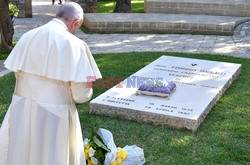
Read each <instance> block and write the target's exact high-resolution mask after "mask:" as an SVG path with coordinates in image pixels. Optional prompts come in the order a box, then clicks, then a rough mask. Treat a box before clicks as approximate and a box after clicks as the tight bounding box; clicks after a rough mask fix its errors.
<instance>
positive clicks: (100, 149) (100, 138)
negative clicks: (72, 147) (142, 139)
mask: <svg viewBox="0 0 250 165" xmlns="http://www.w3.org/2000/svg"><path fill="white" fill-rule="evenodd" d="M84 151H85V158H86V161H87V164H88V165H103V164H104V165H142V164H144V163H145V158H144V152H143V149H141V148H140V147H138V146H136V145H132V146H125V147H124V148H120V147H116V145H115V142H114V139H113V135H112V133H111V132H110V131H108V130H106V129H102V128H99V129H98V131H97V133H93V134H92V135H91V137H90V139H85V140H84Z"/></svg>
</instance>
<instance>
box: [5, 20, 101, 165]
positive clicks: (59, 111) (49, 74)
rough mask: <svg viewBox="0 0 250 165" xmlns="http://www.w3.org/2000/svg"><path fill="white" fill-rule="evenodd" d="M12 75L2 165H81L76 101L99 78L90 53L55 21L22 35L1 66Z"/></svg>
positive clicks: (87, 94) (89, 92)
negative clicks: (90, 80)
mask: <svg viewBox="0 0 250 165" xmlns="http://www.w3.org/2000/svg"><path fill="white" fill-rule="evenodd" d="M5 66H6V68H8V69H10V70H12V71H14V72H15V76H16V86H15V91H14V94H13V98H12V102H11V105H10V107H9V109H8V111H7V113H6V115H5V118H4V120H3V122H2V125H1V128H0V165H85V164H86V163H85V158H84V150H83V139H82V133H81V126H80V122H79V117H78V113H77V110H76V107H75V102H79V103H82V102H86V101H88V100H89V99H90V98H91V96H92V89H91V88H87V87H86V84H87V83H86V82H87V76H95V77H96V78H97V79H98V78H101V73H100V71H99V69H98V67H97V65H96V63H95V60H94V59H93V57H92V54H91V52H90V50H89V48H88V46H87V45H86V43H84V42H83V41H82V40H80V39H78V38H77V37H75V36H74V35H72V34H70V33H69V32H68V29H67V26H66V25H65V24H64V23H63V22H62V21H61V20H59V19H53V20H51V21H50V22H49V23H47V24H46V25H44V26H41V27H39V28H36V29H34V30H31V31H29V32H27V33H25V34H24V35H23V36H22V38H21V39H20V40H19V41H18V43H17V45H16V46H15V48H14V49H13V51H12V52H11V54H10V55H9V57H8V58H7V60H6V61H5Z"/></svg>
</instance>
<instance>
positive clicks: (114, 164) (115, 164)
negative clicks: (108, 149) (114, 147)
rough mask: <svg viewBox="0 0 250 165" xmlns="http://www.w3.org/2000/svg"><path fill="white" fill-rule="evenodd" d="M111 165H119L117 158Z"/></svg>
mask: <svg viewBox="0 0 250 165" xmlns="http://www.w3.org/2000/svg"><path fill="white" fill-rule="evenodd" d="M110 165H118V163H117V161H116V160H114V161H113V162H112V163H111V164H110Z"/></svg>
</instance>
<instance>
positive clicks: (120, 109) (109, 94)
mask: <svg viewBox="0 0 250 165" xmlns="http://www.w3.org/2000/svg"><path fill="white" fill-rule="evenodd" d="M240 69H241V65H240V64H233V63H225V62H216V61H207V60H198V59H191V58H180V57H171V56H161V57H160V58H158V59H157V60H155V61H153V62H152V63H150V64H149V65H147V66H145V67H144V68H142V69H141V70H139V71H138V72H136V73H135V74H133V75H131V76H130V77H128V78H126V79H125V80H124V81H123V82H121V83H120V84H119V85H117V86H115V87H113V88H111V89H109V90H108V91H106V92H105V93H103V94H101V95H100V96H98V97H97V98H95V99H93V100H92V101H91V102H90V113H93V114H100V115H108V116H113V117H121V118H124V119H128V120H135V121H138V122H147V123H153V124H156V125H166V126H171V127H175V128H187V129H190V130H192V131H196V130H197V129H198V127H199V125H200V124H201V123H202V122H203V120H204V118H205V117H206V115H207V114H208V113H209V112H210V110H211V109H212V107H213V106H214V105H215V103H216V101H217V100H218V99H219V97H220V96H221V95H222V94H223V93H224V92H225V90H226V89H227V88H228V87H229V86H230V85H231V83H232V81H233V80H235V79H236V78H237V77H238V76H239V74H240ZM145 79H146V80H147V79H163V80H166V81H172V82H174V83H175V84H176V91H174V92H173V93H172V94H171V95H170V97H169V98H161V97H156V96H145V95H139V96H138V95H136V91H137V89H138V88H139V85H140V84H141V83H142V82H143V81H145Z"/></svg>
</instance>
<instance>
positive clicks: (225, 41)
mask: <svg viewBox="0 0 250 165" xmlns="http://www.w3.org/2000/svg"><path fill="white" fill-rule="evenodd" d="M58 7H59V5H51V2H50V1H47V2H46V1H45V2H34V1H33V2H32V10H33V18H17V19H16V20H15V34H14V39H15V40H18V39H19V38H20V37H21V36H22V34H23V33H24V32H27V31H28V30H31V29H33V28H35V27H38V26H41V25H43V24H45V23H47V22H48V21H49V20H51V19H52V18H53V17H54V15H55V13H56V12H57V9H58ZM76 35H77V36H78V37H79V38H81V39H82V40H84V41H85V42H86V43H87V44H88V45H89V47H90V49H91V51H92V53H93V54H97V53H118V52H156V51H157V52H158V51H166V52H185V53H205V54H218V55H228V56H234V57H240V58H250V22H246V23H243V24H241V25H239V26H238V27H237V28H236V29H235V32H234V35H233V36H212V35H179V34H85V33H83V32H81V31H78V32H77V34H76ZM1 66H2V64H1V63H0V75H1V74H3V69H1V68H2V67H1Z"/></svg>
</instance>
